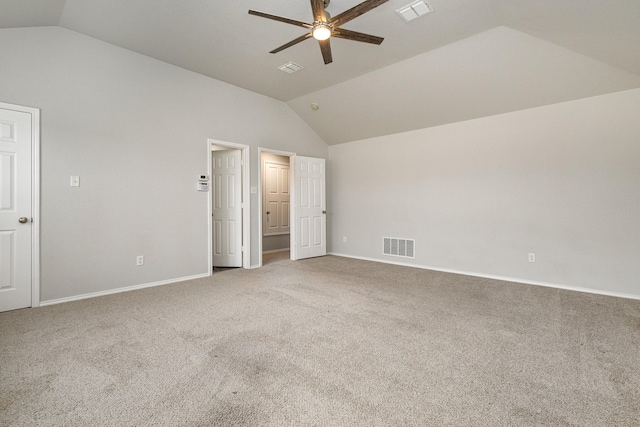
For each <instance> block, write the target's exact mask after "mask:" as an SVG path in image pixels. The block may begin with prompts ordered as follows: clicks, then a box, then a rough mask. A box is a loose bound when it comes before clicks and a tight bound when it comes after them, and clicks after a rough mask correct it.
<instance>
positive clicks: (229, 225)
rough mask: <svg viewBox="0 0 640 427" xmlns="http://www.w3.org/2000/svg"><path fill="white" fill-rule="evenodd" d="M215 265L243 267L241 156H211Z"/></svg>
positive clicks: (225, 153) (222, 153)
mask: <svg viewBox="0 0 640 427" xmlns="http://www.w3.org/2000/svg"><path fill="white" fill-rule="evenodd" d="M211 184H212V191H211V197H212V215H213V265H214V266H215V267H242V152H241V151H240V150H222V151H213V152H212V156H211Z"/></svg>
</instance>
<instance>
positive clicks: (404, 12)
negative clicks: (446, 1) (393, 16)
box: [396, 0, 433, 22]
mask: <svg viewBox="0 0 640 427" xmlns="http://www.w3.org/2000/svg"><path fill="white" fill-rule="evenodd" d="M431 12H433V8H432V7H431V5H430V4H429V3H426V2H424V1H422V0H418V1H414V2H413V3H411V4H408V5H406V6H404V7H401V8H400V9H398V10H396V13H397V14H398V15H400V18H402V19H404V21H405V22H409V21H413V20H414V19H416V18H417V17H419V16H422V15H426V14H427V13H431Z"/></svg>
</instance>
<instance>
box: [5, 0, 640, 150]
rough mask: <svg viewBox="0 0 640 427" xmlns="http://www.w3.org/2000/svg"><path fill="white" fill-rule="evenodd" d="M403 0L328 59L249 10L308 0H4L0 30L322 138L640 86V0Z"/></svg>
mask: <svg viewBox="0 0 640 427" xmlns="http://www.w3.org/2000/svg"><path fill="white" fill-rule="evenodd" d="M361 1H362V0H332V1H331V3H330V4H329V6H328V7H327V11H328V12H329V13H330V14H331V15H332V16H335V15H337V14H339V13H340V12H343V11H344V10H347V9H349V8H350V7H353V6H355V5H356V4H358V3H360V2H361ZM411 2H412V1H411V0H389V1H388V2H387V3H385V4H382V5H381V6H379V7H377V8H376V9H374V10H372V11H370V12H369V13H367V14H365V15H362V16H360V17H358V18H356V19H354V20H353V21H351V22H349V23H348V24H345V26H344V28H347V29H350V30H354V31H359V32H364V33H369V34H374V35H378V36H381V37H384V39H385V40H384V42H383V43H382V44H381V45H380V46H376V45H369V44H365V43H358V42H353V41H348V40H341V39H332V40H331V45H332V49H333V63H331V64H328V65H325V64H324V63H323V61H322V56H321V54H320V50H319V48H318V46H317V42H316V41H315V40H313V39H310V40H306V41H304V42H302V43H299V44H297V45H295V46H293V47H291V48H289V49H286V50H284V51H282V52H279V53H277V54H269V53H268V52H269V51H270V50H272V49H274V48H276V47H278V46H280V45H282V44H284V43H286V42H288V41H290V40H292V39H294V38H296V37H298V36H300V35H302V34H304V32H305V30H304V29H303V28H300V27H296V26H293V25H287V24H284V23H281V22H276V21H272V20H268V19H264V18H259V17H256V16H252V15H249V14H248V13H247V11H248V10H249V9H255V10H259V11H263V12H266V13H270V14H274V15H281V16H285V17H289V18H291V19H295V20H299V21H304V22H310V21H312V18H311V8H310V3H309V1H308V0H270V1H260V0H233V1H220V0H189V1H181V0H1V1H0V28H13V27H29V26H61V27H63V28H67V29H69V30H72V31H76V32H79V33H82V34H85V35H88V36H91V37H94V38H96V39H99V40H102V41H105V42H108V43H111V44H114V45H117V46H121V47H123V48H126V49H130V50H132V51H135V52H139V53H141V54H144V55H148V56H151V57H154V58H156V59H159V60H161V61H164V62H167V63H170V64H173V65H177V66H179V67H182V68H186V69H188V70H192V71H195V72H197V73H200V74H203V75H206V76H210V77H212V78H215V79H218V80H222V81H225V82H228V83H231V84H233V85H236V86H239V87H242V88H245V89H248V90H251V91H254V92H258V93H261V94H264V95H266V96H270V97H273V98H276V99H280V100H282V101H285V102H287V103H288V104H289V106H290V107H291V108H292V109H294V110H295V111H296V112H297V113H298V114H299V115H300V116H301V117H302V118H303V119H304V120H305V121H307V123H309V125H310V126H311V127H312V128H313V129H314V130H315V131H316V132H317V133H318V134H319V135H320V136H322V137H323V138H324V139H325V141H326V142H327V143H329V144H336V143H342V142H346V141H351V140H356V139H363V138H370V137H375V136H380V135H385V134H391V133H397V132H403V131H407V130H412V129H418V128H423V127H429V126H437V125H442V124H446V123H451V122H456V121H460V120H468V119H473V118H477V117H484V116H488V115H492V114H499V113H505V112H509V111H515V110H521V109H525V108H531V107H536V106H540V105H547V104H552V103H556V102H563V101H568V100H572V99H579V98H584V97H588V96H595V95H599V94H604V93H609V92H613V91H619V90H626V89H631V88H637V87H640V1H638V0H607V1H601V0H536V1H531V0H428V3H429V4H430V5H431V6H432V7H433V9H434V12H433V13H430V14H427V15H425V16H422V17H420V18H418V19H416V20H414V21H412V22H410V23H406V22H404V21H403V20H402V19H401V18H400V17H399V16H398V15H397V14H396V12H395V11H396V10H397V9H399V8H401V7H402V6H405V5H406V4H409V3H411ZM289 61H293V62H295V63H297V64H300V65H302V66H303V67H304V68H303V69H302V70H300V71H298V72H296V73H293V74H287V73H285V72H283V71H280V70H279V69H278V66H280V65H283V64H285V63H287V62H289ZM311 103H315V104H317V105H318V106H319V109H317V110H312V109H311V108H310V105H311Z"/></svg>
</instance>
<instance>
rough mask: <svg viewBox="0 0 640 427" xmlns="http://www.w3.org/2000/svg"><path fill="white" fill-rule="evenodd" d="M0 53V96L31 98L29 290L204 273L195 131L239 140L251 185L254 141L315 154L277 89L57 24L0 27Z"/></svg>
mask: <svg viewBox="0 0 640 427" xmlns="http://www.w3.org/2000/svg"><path fill="white" fill-rule="evenodd" d="M0 52H2V66H1V67H0V101H2V102H7V103H13V104H18V105H26V106H31V107H37V108H40V109H41V118H42V120H41V123H42V130H41V144H42V147H41V164H42V167H41V176H42V182H41V195H42V196H41V198H42V200H41V219H42V221H41V222H42V224H41V259H42V265H41V299H42V300H43V301H46V300H53V299H59V298H65V297H71V296H75V295H82V294H87V293H91V292H101V291H106V290H111V289H117V288H121V287H126V286H135V285H140V284H145V283H152V282H156V281H164V280H171V279H175V278H180V277H187V276H192V275H198V274H206V273H207V272H208V270H209V265H210V262H209V260H208V254H207V234H208V231H207V223H208V221H209V218H208V215H207V197H208V196H209V194H208V193H199V192H197V191H196V190H195V186H196V180H197V176H198V174H201V173H206V168H207V158H208V156H209V155H210V154H209V153H210V152H209V149H208V146H207V138H212V139H216V140H221V141H229V142H235V143H240V144H247V145H250V146H251V147H252V149H251V185H252V186H256V185H257V182H258V176H257V174H258V162H259V159H258V151H257V150H258V148H257V147H258V146H263V147H264V146H268V147H273V148H274V149H280V150H286V151H292V152H296V153H298V154H301V155H308V156H315V157H326V156H327V152H328V151H327V146H326V144H325V143H324V142H323V141H322V140H321V139H320V137H319V136H318V135H317V134H315V133H314V132H313V131H312V130H311V129H310V128H309V127H308V126H307V125H306V124H305V123H304V122H303V121H302V120H301V119H300V118H299V117H298V116H297V115H295V114H294V113H293V112H292V111H291V110H290V108H289V107H288V106H287V105H285V104H284V103H282V102H280V101H276V100H274V99H271V98H267V97H265V96H261V95H257V94H255V93H252V92H249V91H246V90H243V89H239V88H237V87H234V86H231V85H228V84H225V83H222V82H219V81H216V80H213V79H210V78H207V77H204V76H202V75H199V74H195V73H192V72H189V71H186V70H183V69H180V68H177V67H174V66H171V65H167V64H165V63H162V62H159V61H156V60H153V59H151V58H148V57H145V56H142V55H139V54H136V53H133V52H130V51H127V50H124V49H121V48H118V47H115V46H112V45H109V44H106V43H103V42H100V41H97V40H95V39H92V38H89V37H86V36H82V35H79V34H77V33H74V32H71V31H68V30H64V29H61V28H57V27H46V28H24V29H3V30H0ZM220 60H224V58H220ZM276 71H277V70H276ZM70 175H79V176H80V180H81V186H80V187H79V188H71V187H69V176H70ZM257 202H258V200H257V195H252V200H251V206H252V213H251V216H252V224H251V227H252V235H251V243H252V254H251V255H252V256H251V258H252V264H257V263H258V259H259V258H258V256H259V254H258V239H259V237H260V236H259V235H258V222H257V221H258V218H259V215H258V212H257V209H258V203H257ZM136 255H144V256H145V265H144V266H143V267H136V266H135V257H136Z"/></svg>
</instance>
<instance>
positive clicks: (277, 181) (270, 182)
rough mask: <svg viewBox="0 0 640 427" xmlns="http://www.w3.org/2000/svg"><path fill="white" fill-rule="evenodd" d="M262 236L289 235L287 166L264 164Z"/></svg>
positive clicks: (272, 163)
mask: <svg viewBox="0 0 640 427" xmlns="http://www.w3.org/2000/svg"><path fill="white" fill-rule="evenodd" d="M263 194H264V202H263V208H262V209H263V211H264V212H263V215H262V218H263V220H262V230H263V231H262V235H263V236H275V235H279V234H289V231H290V230H289V210H290V209H289V203H290V194H289V165H288V164H284V163H276V162H268V161H267V162H264V189H263Z"/></svg>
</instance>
